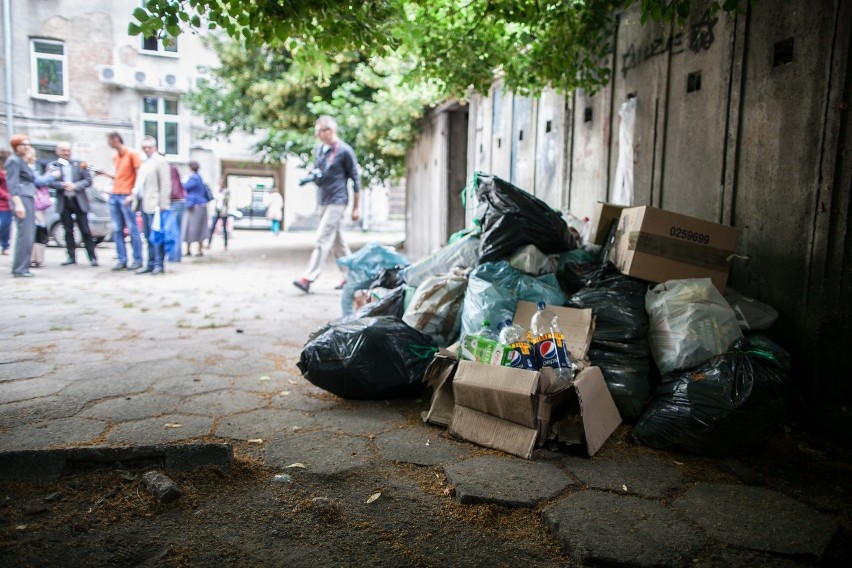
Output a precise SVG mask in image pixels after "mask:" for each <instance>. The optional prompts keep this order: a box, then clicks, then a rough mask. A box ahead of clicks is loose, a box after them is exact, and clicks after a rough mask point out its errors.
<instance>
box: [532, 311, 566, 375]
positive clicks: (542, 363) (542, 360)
mask: <svg viewBox="0 0 852 568" xmlns="http://www.w3.org/2000/svg"><path fill="white" fill-rule="evenodd" d="M530 333H531V335H532V342H533V350H534V352H535V356H536V360H537V363H538V366H539V368H540V369H543V368H544V367H552V368H553V370H554V371H555V372H556V377H557V378H556V381H555V382H554V384H553V385H552V387H551V388H550V389H549V390H550V391H551V392H554V391H557V390H561V389H562V388H564V387H567V386H568V385H570V384H571V383H572V382H573V381H574V364H573V361H571V354H570V353H569V352H568V348H567V347H566V346H565V334H564V333H563V332H562V330H561V329H560V328H559V320H558V318H557V317H556V314H555V313H553V312H551V311H550V310H548V309H547V305H546V304H545V303H544V302H539V303H538V310H537V311H536V313H534V314H533V317H532V320H531V321H530Z"/></svg>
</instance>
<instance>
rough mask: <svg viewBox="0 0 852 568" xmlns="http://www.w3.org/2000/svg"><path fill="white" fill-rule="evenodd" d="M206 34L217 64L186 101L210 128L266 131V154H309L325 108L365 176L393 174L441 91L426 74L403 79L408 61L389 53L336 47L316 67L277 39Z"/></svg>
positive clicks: (261, 147)
mask: <svg viewBox="0 0 852 568" xmlns="http://www.w3.org/2000/svg"><path fill="white" fill-rule="evenodd" d="M206 41H207V42H208V43H209V45H210V46H211V47H212V48H213V49H214V50H215V51H216V53H217V54H218V56H219V60H220V65H219V66H218V67H216V68H213V69H209V70H207V73H206V78H205V80H203V81H201V82H200V87H199V88H198V89H197V90H196V91H195V92H192V93H190V94H189V95H187V97H186V102H187V103H188V104H189V105H190V107H191V108H192V109H193V110H194V111H195V112H196V113H198V114H199V115H200V116H202V117H204V118H205V119H206V120H207V123H208V125H209V126H210V128H211V130H212V134H213V135H215V136H229V135H231V134H233V133H234V132H237V131H243V132H265V135H264V138H263V139H262V140H261V141H260V142H259V144H258V146H257V148H256V150H257V151H258V152H259V153H260V154H261V156H262V157H264V158H266V159H268V160H271V161H278V160H281V159H283V158H285V157H286V156H288V155H296V156H299V157H301V159H302V160H303V161H305V162H307V161H308V160H309V159H310V152H311V149H312V146H313V144H314V143H315V142H316V140H315V138H314V136H313V126H314V122H315V120H316V117H317V116H319V115H321V114H329V115H332V116H334V117H336V118H337V119H338V122H339V126H340V129H339V130H340V136H341V138H343V139H344V140H346V141H347V142H348V143H349V144H351V145H352V147H353V148H354V150H355V153H356V155H357V156H358V159H359V161H360V162H361V166H362V174H363V176H364V178H365V182H367V183H369V181H370V179H372V178H375V179H388V178H391V177H397V176H399V175H401V174H402V168H403V167H404V158H405V152H406V150H407V148H408V146H409V144H410V141H411V140H412V139H413V138H414V136H415V134H416V123H417V120H418V119H419V118H420V117H421V116H422V115H423V112H424V109H426V108H428V105H429V104H430V103H431V102H433V101H435V100H437V97H438V88H437V87H436V86H434V85H432V84H430V83H428V82H423V83H421V84H419V85H418V86H416V87H415V86H408V85H405V84H404V83H403V81H402V77H403V75H404V73H405V70H406V69H408V68H410V67H412V65H413V63H412V62H410V61H406V60H403V59H401V58H399V57H396V56H393V55H388V56H386V57H381V58H379V57H373V58H370V59H367V58H365V57H364V56H363V55H361V54H359V53H356V52H351V51H348V52H341V53H338V54H337V55H335V56H334V57H331V58H329V59H328V60H327V61H326V62H325V64H324V65H323V66H322V68H317V66H316V65H311V66H307V67H306V66H305V65H303V64H302V63H301V62H300V60H298V59H295V58H294V57H293V54H292V52H290V51H289V50H288V49H286V48H284V47H283V46H282V45H281V44H277V45H274V46H272V45H253V46H249V47H246V46H243V45H241V44H238V43H237V42H235V41H233V40H230V39H229V38H223V37H220V36H211V37H209V38H207V39H206Z"/></svg>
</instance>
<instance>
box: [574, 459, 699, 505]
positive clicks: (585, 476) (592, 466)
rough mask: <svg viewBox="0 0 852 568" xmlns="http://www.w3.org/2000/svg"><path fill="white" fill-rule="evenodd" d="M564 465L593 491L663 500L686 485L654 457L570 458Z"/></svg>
mask: <svg viewBox="0 0 852 568" xmlns="http://www.w3.org/2000/svg"><path fill="white" fill-rule="evenodd" d="M562 463H563V465H564V466H565V468H566V469H568V471H570V472H571V473H573V474H574V475H576V476H577V479H579V480H580V482H581V483H583V484H584V485H587V486H588V487H591V488H592V489H604V490H607V491H615V492H617V493H629V494H635V495H641V496H642V497H654V498H660V497H665V496H666V495H667V494H668V493H669V492H671V491H672V490H673V489H677V488H679V487H680V486H681V485H682V484H683V474H681V473H680V472H679V471H678V470H677V468H676V467H675V466H674V465H670V464H668V463H666V462H664V461H662V460H661V459H659V458H657V457H654V456H648V455H636V454H635V453H632V454H629V455H625V456H622V457H607V456H605V455H604V456H600V455H598V456H595V457H592V458H580V457H569V458H565V459H564V460H563V462H562Z"/></svg>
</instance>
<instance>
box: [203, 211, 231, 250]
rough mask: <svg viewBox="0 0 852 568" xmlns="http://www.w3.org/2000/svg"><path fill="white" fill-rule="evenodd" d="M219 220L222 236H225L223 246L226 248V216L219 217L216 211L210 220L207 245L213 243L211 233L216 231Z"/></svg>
mask: <svg viewBox="0 0 852 568" xmlns="http://www.w3.org/2000/svg"><path fill="white" fill-rule="evenodd" d="M219 221H222V236H223V237H224V238H225V248H228V218H227V217H220V216H219V212H218V211H217V212H216V215H214V216H213V217H212V219H211V220H210V237H209V238H208V239H207V246H208V247H209V246H210V245H211V244H212V243H213V234H214V233H215V232H216V224H217V223H218V222H219Z"/></svg>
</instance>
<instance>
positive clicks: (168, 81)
mask: <svg viewBox="0 0 852 568" xmlns="http://www.w3.org/2000/svg"><path fill="white" fill-rule="evenodd" d="M177 82H178V78H177V75H175V74H174V73H166V74H165V75H163V79H162V80H161V84H162V86H163V87H166V88H168V89H177Z"/></svg>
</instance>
